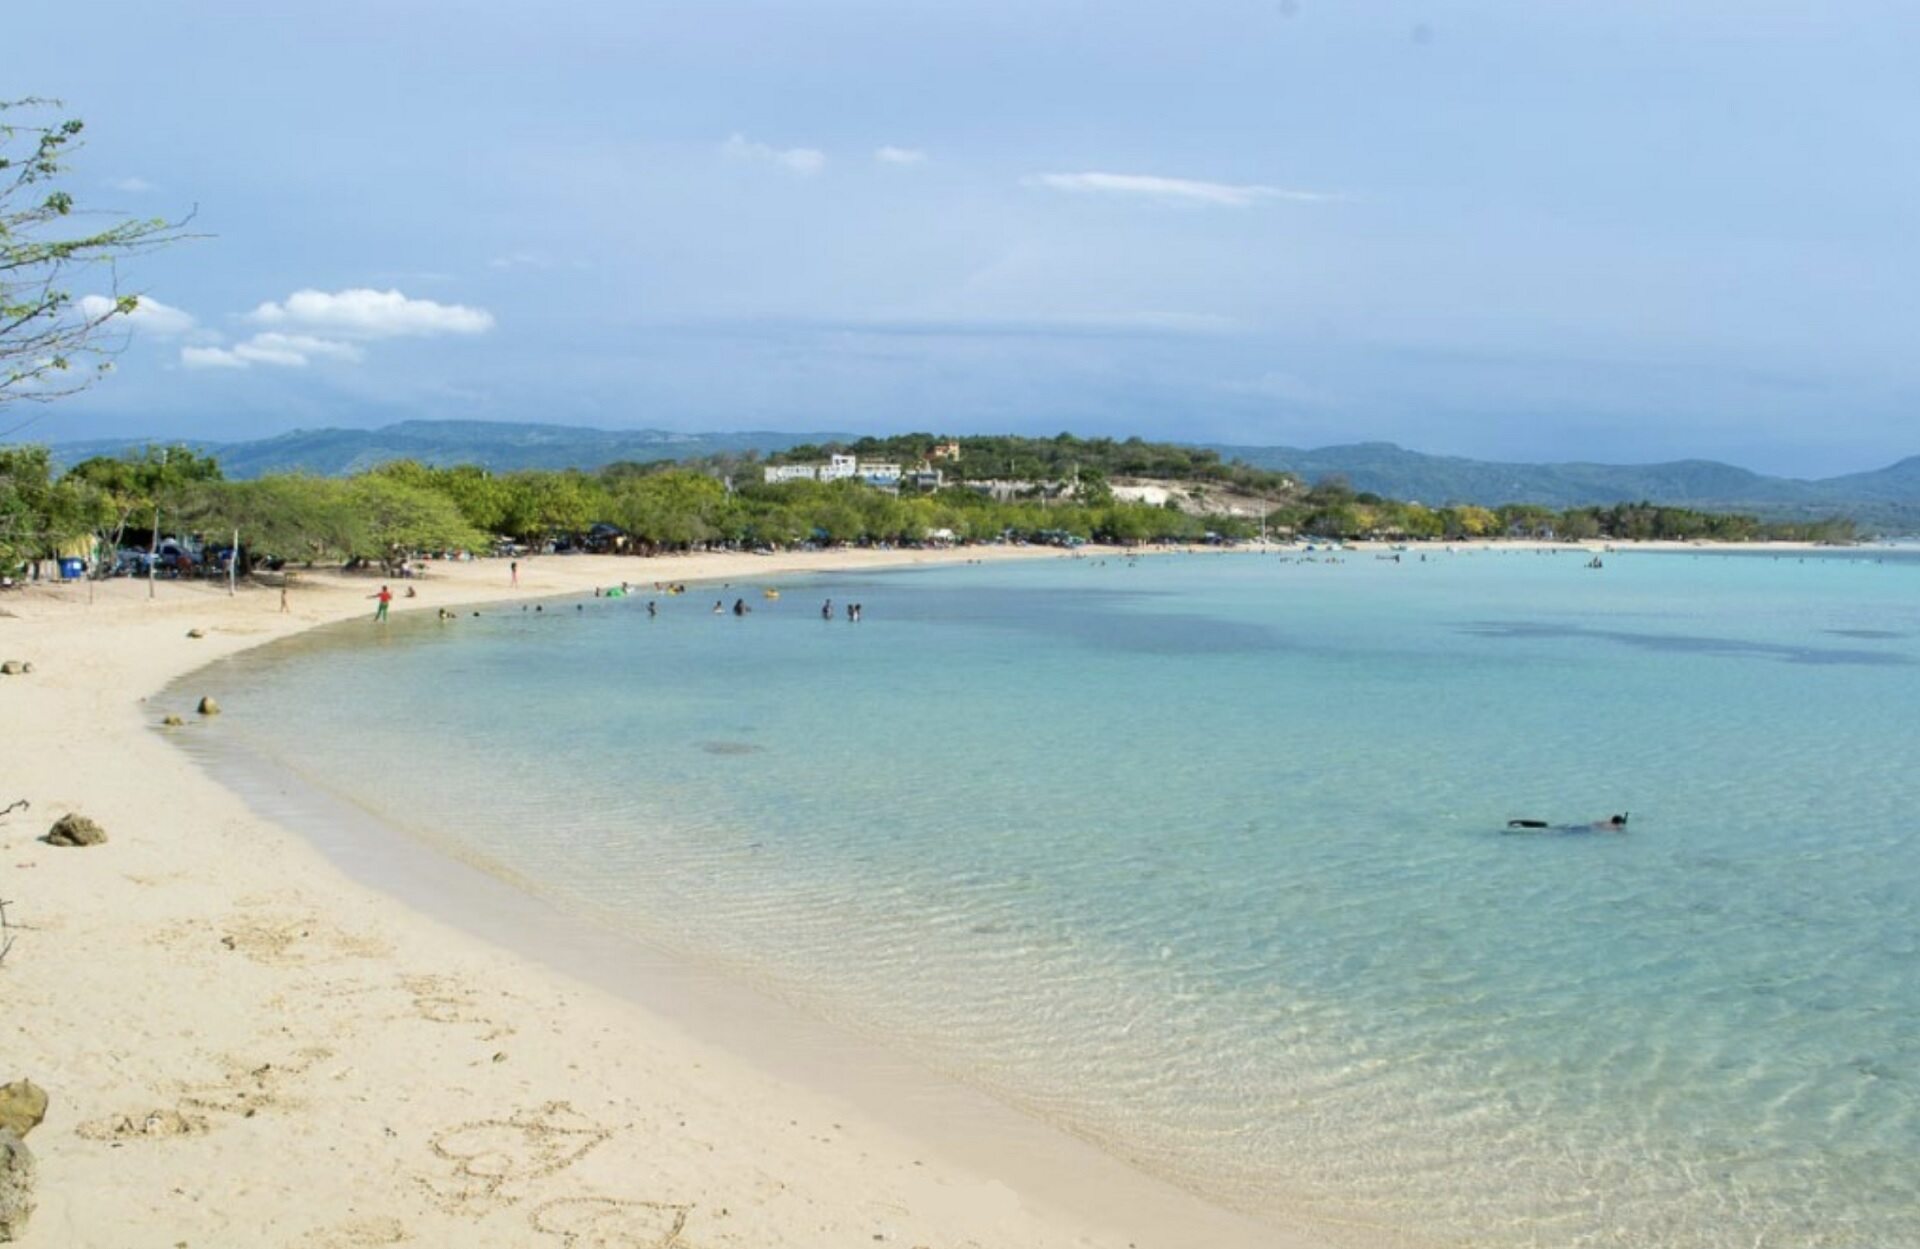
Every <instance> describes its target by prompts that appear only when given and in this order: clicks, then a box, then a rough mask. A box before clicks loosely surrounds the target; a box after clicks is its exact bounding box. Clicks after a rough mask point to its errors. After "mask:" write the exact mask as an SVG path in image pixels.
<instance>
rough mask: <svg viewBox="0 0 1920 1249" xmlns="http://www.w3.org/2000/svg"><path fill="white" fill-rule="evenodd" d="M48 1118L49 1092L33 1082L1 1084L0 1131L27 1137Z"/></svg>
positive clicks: (23, 1081)
mask: <svg viewBox="0 0 1920 1249" xmlns="http://www.w3.org/2000/svg"><path fill="white" fill-rule="evenodd" d="M46 1117H47V1091H46V1090H45V1089H43V1088H41V1087H40V1086H39V1085H37V1084H35V1083H34V1082H33V1081H32V1080H15V1081H14V1082H13V1083H12V1084H0V1130H5V1131H9V1132H12V1133H13V1134H14V1135H15V1136H19V1137H25V1136H26V1134H27V1133H29V1132H31V1131H33V1130H34V1129H35V1128H37V1127H39V1126H40V1121H41V1120H42V1119H44V1118H46Z"/></svg>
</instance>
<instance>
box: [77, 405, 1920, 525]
mask: <svg viewBox="0 0 1920 1249" xmlns="http://www.w3.org/2000/svg"><path fill="white" fill-rule="evenodd" d="M849 437H850V436H849V435H846V434H836V433H830V432H814V433H777V432H772V431H766V430H748V431H735V432H716V433H702V434H686V433H674V432H671V431H667V430H657V429H637V430H604V429H590V428H586V427H582V426H568V425H539V424H530V423H506V422H493V421H402V422H400V423H399V424H395V425H388V426H385V427H383V428H380V429H318V430H295V431H293V432H291V433H286V434H279V435H275V436H274V437H271V438H263V439H258V440H255V441H249V442H193V441H189V445H191V446H193V447H194V448H195V449H196V450H204V451H206V452H208V453H210V454H212V455H214V456H216V457H218V459H219V460H220V463H221V466H222V467H223V468H224V469H225V470H226V473H227V475H228V476H230V477H238V478H245V477H255V476H259V475H260V474H262V473H269V472H288V471H300V472H309V473H316V474H321V475H328V476H333V475H340V474H346V473H353V472H358V471H360V470H362V469H366V468H371V467H373V466H374V465H377V464H381V463H384V462H386V461H388V460H396V459H416V460H420V461H422V462H424V463H428V464H441V465H444V464H481V465H484V466H486V467H488V468H491V469H494V470H496V471H500V472H508V471H512V470H514V469H522V468H580V469H594V468H598V467H600V466H602V465H604V464H610V463H613V462H615V461H620V460H633V461H647V460H665V459H675V460H684V459H696V458H699V457H702V456H709V455H718V454H722V453H740V452H745V451H758V452H760V453H762V454H765V453H767V452H772V451H781V450H785V449H786V448H788V447H792V446H798V445H800V444H803V443H812V444H821V443H831V442H839V441H846V440H848V439H849ZM149 441H163V440H149ZM141 445H143V442H142V441H138V440H130V439H124V438H122V439H105V440H95V441H92V442H74V443H65V444H61V445H58V446H56V447H55V448H54V450H55V452H56V454H57V456H58V457H59V459H60V460H61V461H62V462H63V463H69V464H71V463H74V462H76V461H78V460H82V459H85V458H87V457H88V456H92V455H117V454H120V453H122V452H125V451H127V450H129V449H135V450H137V449H138V448H139V447H140V446H141ZM1209 449H1211V450H1215V451H1218V452H1219V453H1220V454H1221V455H1222V456H1223V457H1224V458H1228V459H1239V460H1242V461H1244V462H1246V463H1248V464H1251V465H1254V466H1255V467H1259V468H1269V469H1284V470H1286V471H1289V472H1292V473H1296V474H1298V475H1299V476H1301V477H1303V478H1305V479H1306V480H1308V481H1310V482H1311V481H1319V480H1321V479H1322V478H1325V477H1328V476H1335V475H1337V476H1341V477H1344V478H1346V480H1347V481H1348V482H1349V484H1351V485H1352V486H1353V487H1354V489H1356V490H1364V491H1371V492H1372V493H1374V494H1379V495H1383V496H1386V497H1388V498H1395V499H1417V500H1419V501H1421V502H1423V503H1427V504H1431V505H1440V504H1446V503H1480V504H1485V505H1488V506H1493V505H1497V504H1501V503H1538V504H1542V505H1545V506H1548V507H1554V508H1567V507H1581V506H1586V505H1590V504H1611V503H1620V502H1637V501H1640V500H1646V501H1649V502H1654V503H1665V504H1672V505H1677V506H1685V507H1695V508H1702V509H1715V510H1738V511H1747V512H1754V513H1757V514H1760V515H1763V516H1768V517H1775V518H1787V517H1793V518H1808V517H1819V516H1830V515H1836V514H1838V515H1847V516H1852V517H1853V518H1854V519H1856V520H1858V521H1860V522H1861V523H1862V524H1864V525H1867V526H1869V527H1872V528H1877V529H1880V530H1882V531H1883V532H1902V533H1912V532H1920V455H1916V456H1909V457H1908V458H1906V459H1904V460H1901V461H1899V462H1898V463H1896V464H1891V465H1888V466H1887V467H1885V468H1881V469H1876V470H1874V471H1871V472H1864V473H1849V474H1846V475H1843V476H1838V477H1827V478H1821V479H1817V480H1807V479H1802V478H1794V477H1770V476H1767V475H1765V474H1762V473H1755V472H1752V471H1750V470H1748V469H1744V468H1738V467H1735V466H1734V465H1731V464H1722V463H1720V462H1718V461H1715V460H1674V461H1670V462H1667V463H1661V464H1592V463H1582V462H1569V463H1551V464H1519V463H1500V462H1496V461H1490V460H1473V459H1467V458H1464V457H1461V456H1450V455H1428V454H1425V453H1423V452H1419V451H1409V450H1407V449H1405V448H1404V447H1399V446H1396V445H1394V444H1393V443H1387V442H1363V443H1353V444H1349V445H1344V446H1332V447H1320V448H1317V449H1311V450H1309V449H1303V448H1297V447H1250V446H1232V445H1225V444H1215V445H1211V446H1210V448H1209Z"/></svg>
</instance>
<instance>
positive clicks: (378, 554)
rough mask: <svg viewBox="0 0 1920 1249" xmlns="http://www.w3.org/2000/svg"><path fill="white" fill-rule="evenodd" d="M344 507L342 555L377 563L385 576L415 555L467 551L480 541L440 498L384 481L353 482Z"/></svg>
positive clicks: (482, 538)
mask: <svg viewBox="0 0 1920 1249" xmlns="http://www.w3.org/2000/svg"><path fill="white" fill-rule="evenodd" d="M346 501H347V504H348V505H349V506H350V507H351V508H352V510H353V522H352V528H351V530H350V532H349V534H348V542H347V545H348V550H347V552H346V553H347V554H348V555H349V556H352V557H355V558H359V559H378V560H379V561H380V562H381V563H382V564H383V565H385V566H386V568H387V569H388V570H389V571H391V570H393V569H394V568H395V567H397V566H398V565H399V563H400V562H401V561H402V560H403V559H405V558H406V557H407V556H408V555H410V554H412V553H414V552H416V551H445V550H457V549H462V548H471V547H476V546H480V545H482V544H483V543H484V542H485V540H486V535H484V534H482V533H481V532H480V531H479V530H477V529H475V528H474V527H473V526H472V525H469V524H468V523H467V521H466V518H465V517H463V516H462V515H460V509H459V508H457V507H455V506H454V505H453V502H452V500H450V499H448V498H447V497H446V496H445V495H443V494H439V493H437V492H435V491H433V490H429V489H426V488H424V487H421V486H411V485H407V484H405V483H403V482H398V481H395V480H393V479H392V478H390V477H379V476H371V475H369V476H365V477H356V478H354V479H353V480H352V481H350V482H348V483H347V491H346Z"/></svg>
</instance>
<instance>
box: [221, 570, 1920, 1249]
mask: <svg viewBox="0 0 1920 1249" xmlns="http://www.w3.org/2000/svg"><path fill="white" fill-rule="evenodd" d="M1599 565H1600V566H1598V567H1595V566H1592V565H1591V561H1590V559H1589V554H1588V553H1586V552H1574V551H1560V552H1536V551H1531V550H1503V549H1465V548H1463V549H1458V550H1447V549H1442V548H1440V547H1438V546H1435V547H1429V548H1425V549H1422V548H1419V547H1416V548H1413V549H1409V550H1406V551H1391V552H1389V551H1379V552H1375V551H1339V550H1329V549H1320V550H1314V551H1304V550H1298V549H1295V550H1289V551H1284V552H1277V553H1276V552H1252V551H1231V552H1224V553H1217V554H1216V553H1202V554H1164V555H1150V556H1144V557H1124V556H1116V555H1113V554H1111V553H1108V554H1096V555H1078V556H1076V557H1066V556H1062V557H1061V558H1058V559H1042V560H1034V561H1025V562H1002V563H994V562H987V563H981V564H968V565H956V566H944V567H929V568H922V569H909V570H901V571H889V572H875V573H864V574H857V575H856V574H839V575H835V574H816V575H806V576H788V577H763V578H759V579H751V578H752V574H753V566H752V562H751V561H750V560H748V559H745V558H743V559H742V561H741V564H740V572H739V574H738V576H739V577H741V578H743V579H742V580H737V581H735V582H733V583H732V584H728V585H700V584H695V585H691V586H689V587H688V588H687V590H686V592H685V593H684V594H670V593H665V592H659V591H656V590H654V589H653V588H652V586H651V584H650V583H642V584H640V585H637V586H636V588H635V589H634V591H633V592H632V593H631V594H627V595H623V596H618V597H586V596H575V597H572V598H564V599H550V600H546V601H545V602H542V603H540V604H538V605H537V606H536V605H529V606H526V607H522V606H521V605H519V604H513V605H507V606H488V607H482V608H480V609H478V610H477V611H476V610H474V609H469V608H463V609H461V610H459V611H458V612H457V613H456V614H455V618H454V619H452V620H450V621H443V620H436V619H433V618H431V617H429V616H427V614H426V613H419V614H417V615H409V616H403V617H398V618H396V619H394V620H393V621H391V622H390V623H388V624H386V625H381V626H376V625H375V624H374V623H373V622H372V621H371V619H367V620H354V621H349V622H346V623H343V624H339V625H336V626H331V627H328V628H323V629H320V630H317V631H314V632H312V633H309V634H306V635H303V636H301V637H298V638H295V639H291V640H288V641H285V642H282V643H276V644H273V645H268V646H265V647H262V648H259V649H256V650H253V651H249V652H245V653H243V654H240V655H238V656H235V657H233V658H231V659H229V660H225V661H222V662H221V663H220V664H218V665H216V666H215V667H214V668H213V669H211V670H207V671H204V672H202V673H199V674H196V676H195V677H194V678H193V682H192V689H193V692H194V693H195V694H198V693H201V692H212V693H214V694H216V695H218V696H219V698H220V700H221V701H222V703H223V704H224V705H225V706H226V707H227V713H226V714H225V715H223V716H222V717H221V718H220V719H219V720H218V721H216V722H213V723H211V724H208V725H205V726H196V729H195V731H196V732H203V733H207V734H215V735H218V736H219V737H220V738H221V739H222V740H223V741H224V743H225V744H226V746H227V748H229V749H232V750H237V751H244V752H245V754H246V756H247V757H248V758H249V759H252V760H254V761H255V762H256V763H257V764H258V765H259V766H261V767H267V768H274V769H284V770H285V771H286V772H287V773H289V774H296V775H298V776H299V777H301V778H303V779H304V781H305V782H307V783H310V784H313V785H318V786H323V787H324V788H325V789H326V790H328V791H329V792H331V793H334V794H337V795H339V796H340V797H341V798H342V799H343V800H347V801H350V802H352V803H353V804H355V806H356V807H358V808H362V809H364V810H366V811H369V812H371V813H373V815H374V816H375V817H377V818H378V819H379V820H380V821H382V822H383V823H384V825H385V826H387V827H390V828H391V829H392V830H395V833H396V835H404V836H408V837H412V838H417V839H419V840H420V841H421V842H422V843H424V844H427V845H430V846H434V847H438V848H440V849H442V850H444V851H446V852H447V853H449V854H451V855H457V856H458V857H460V858H463V859H465V860H466V861H468V862H471V863H479V864H481V865H482V866H484V867H486V868H487V869H488V870H490V871H492V872H494V873H496V874H497V875H499V876H500V877H501V878H503V879H508V880H512V881H514V882H516V884H517V886H518V887H519V888H522V889H525V890H528V891H531V892H533V893H535V894H537V895H538V896H539V897H541V898H542V899H544V900H546V902H547V903H549V904H551V905H552V906H554V907H557V908H560V909H561V910H563V911H565V912H567V913H569V914H570V915H573V916H576V917H578V918H579V919H580V920H581V922H583V923H591V924H593V925H596V926H599V927H601V928H604V929H611V930H613V931H616V932H618V933H621V934H624V935H626V936H628V937H630V938H631V939H632V940H633V942H635V943H636V948H639V947H640V946H645V947H646V948H649V949H664V950H667V951H670V952H671V953H672V954H673V956H674V957H676V958H681V959H685V960H688V961H690V962H691V963H694V964H696V965H698V966H700V967H703V968H708V969H712V971H713V974H715V975H720V976H725V977H730V978H734V979H737V980H739V981H740V982H742V983H745V984H750V985H753V986H755V987H756V991H763V992H765V993H767V994H770V995H775V996H777V997H779V998H780V999H782V1000H783V1001H784V1002H786V1003H789V1004H791V1005H792V1006H793V1007H795V1008H796V1009H798V1010H801V1011H804V1012H806V1013H808V1014H810V1015H812V1016H815V1017H818V1018H821V1019H825V1020H829V1021H832V1022H833V1024H834V1025H835V1026H838V1027H844V1028H847V1029H851V1030H857V1031H858V1032H860V1033H862V1034H864V1035H867V1036H869V1037H875V1038H880V1039H882V1040H884V1042H885V1043H886V1044H887V1045H888V1046H889V1047H891V1048H892V1049H893V1050H896V1051H898V1052H900V1053H903V1054H907V1055H910V1056H912V1058H913V1060H914V1061H916V1062H917V1063H919V1064H923V1065H924V1066H925V1067H926V1068H928V1069H930V1070H931V1071H934V1072H937V1073H939V1074H940V1076H941V1078H948V1079H953V1080H957V1081H961V1082H964V1083H966V1084H969V1085H972V1086H975V1087H977V1088H979V1089H984V1090H986V1091H988V1092H989V1093H991V1094H992V1095H993V1096H994V1097H996V1098H998V1099H1000V1100H1003V1101H1004V1102H1006V1103H1008V1104H1010V1105H1012V1106H1015V1107H1018V1108H1020V1109H1021V1110H1022V1111H1024V1112H1025V1113H1027V1114H1030V1115H1034V1116H1037V1117H1039V1118H1042V1119H1045V1120H1047V1121H1049V1122H1051V1123H1054V1124H1057V1125H1059V1126H1060V1127H1062V1128H1064V1129H1065V1130H1067V1131H1069V1132H1071V1133H1073V1134H1074V1135H1077V1136H1079V1137H1081V1138H1083V1139H1084V1140H1087V1141H1091V1142H1093V1143H1095V1144H1096V1145H1097V1146H1099V1147H1100V1148H1102V1149H1105V1150H1107V1151H1109V1152H1111V1153H1113V1154H1115V1155H1117V1156H1119V1157H1121V1158H1124V1159H1126V1160H1128V1161H1129V1162H1130V1163H1132V1164H1133V1165H1135V1166H1138V1167H1141V1168H1143V1169H1145V1170H1148V1171H1151V1172H1153V1173H1155V1174H1158V1175H1160V1176H1163V1177H1165V1178H1166V1179H1168V1180H1170V1181H1172V1182H1173V1183H1175V1184H1178V1185H1180V1186H1182V1187H1185V1188H1187V1189H1190V1190H1192V1191H1194V1192H1197V1193H1200V1194H1202V1195H1204V1196H1205V1197H1206V1198H1207V1199H1209V1200H1211V1201H1214V1202H1217V1203H1219V1204H1221V1205H1224V1206H1227V1207H1230V1208H1233V1209H1236V1210H1240V1211H1244V1212H1247V1213H1248V1214H1250V1215H1252V1216H1254V1217H1255V1218H1258V1219H1260V1220H1263V1221H1266V1222H1269V1223H1271V1224H1272V1225H1273V1226H1276V1227H1284V1228H1288V1229H1293V1230H1295V1231H1297V1232H1299V1233H1302V1234H1304V1235H1306V1236H1308V1237H1309V1238H1311V1239H1313V1240H1316V1241H1318V1242H1319V1243H1323V1244H1327V1245H1332V1246H1348V1245H1351V1246H1378V1245H1389V1244H1390V1245H1395V1246H1400V1245H1406V1246H1468V1245H1471V1246H1486V1247H1493V1249H1500V1247H1506V1246H1553V1247H1555V1249H1561V1247H1566V1246H1603V1245H1604V1246H1628V1247H1645V1249H1654V1247H1660V1249H1686V1247H1691V1246H1699V1247H1703V1249H1705V1247H1713V1249H1721V1247H1724V1249H1734V1247H1736V1246H1737V1247H1739V1249H1766V1247H1774V1246H1778V1247H1780V1249H1817V1247H1827V1246H1834V1247H1838V1246H1861V1247H1867V1246H1871V1247H1874V1249H1889V1247H1897V1246H1903V1245H1920V550H1915V549H1912V548H1907V549H1897V548H1858V549H1852V550H1846V551H1833V552H1818V553H1812V552H1810V553H1805V554H1799V553H1788V554H1780V553H1760V552H1754V553H1746V552H1721V551H1712V550H1702V551H1698V552H1688V551H1682V552H1671V553H1668V552H1658V553H1656V552H1636V551H1619V552H1610V553H1606V554H1604V555H1603V556H1602V557H1601V558H1600V560H1599ZM632 567H633V572H632V574H631V575H632V576H634V577H635V578H646V577H647V576H648V567H649V566H648V565H647V564H646V563H645V562H644V561H639V560H636V561H634V562H633V566H632ZM776 596H777V597H776ZM736 601H738V602H739V603H740V604H741V605H742V606H743V607H745V608H747V609H750V610H748V611H747V612H746V613H745V614H743V615H742V614H735V613H734V612H733V610H732V608H733V606H734V604H735V602H736ZM650 603H651V604H652V605H653V610H652V611H650V610H649V604H650ZM850 603H858V604H860V605H861V608H862V611H861V613H860V615H861V618H860V619H859V621H857V622H854V621H850V620H849V619H848V618H847V615H846V611H845V608H846V606H847V605H848V604H850ZM1615 815H1622V816H1625V817H1626V823H1625V826H1624V827H1616V826H1613V825H1611V824H1609V823H1608V822H1609V821H1610V820H1611V818H1612V817H1613V816H1615ZM1519 819H1525V820H1534V821H1542V822H1544V823H1546V824H1547V825H1548V827H1546V828H1521V829H1514V828H1510V827H1509V821H1512V820H1519ZM1596 825H1597V826H1596Z"/></svg>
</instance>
